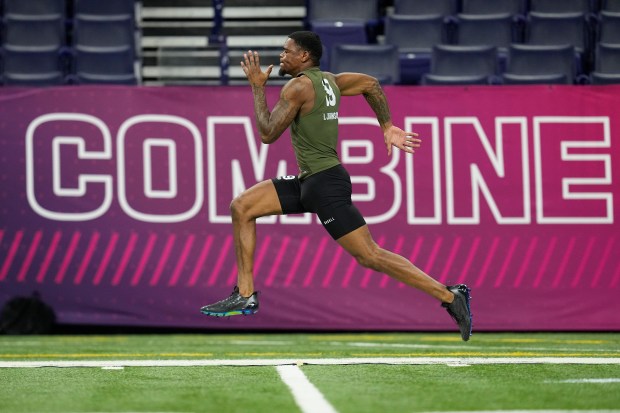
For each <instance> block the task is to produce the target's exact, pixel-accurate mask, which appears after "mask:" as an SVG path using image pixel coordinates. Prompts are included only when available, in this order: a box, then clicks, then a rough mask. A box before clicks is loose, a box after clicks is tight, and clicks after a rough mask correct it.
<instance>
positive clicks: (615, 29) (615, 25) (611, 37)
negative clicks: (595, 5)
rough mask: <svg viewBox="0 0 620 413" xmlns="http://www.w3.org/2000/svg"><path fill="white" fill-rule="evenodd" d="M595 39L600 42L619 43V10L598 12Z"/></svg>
mask: <svg viewBox="0 0 620 413" xmlns="http://www.w3.org/2000/svg"><path fill="white" fill-rule="evenodd" d="M597 30H598V33H597V39H598V41H599V42H602V43H620V12H610V11H602V12H601V13H600V14H599V23H598V29H597Z"/></svg>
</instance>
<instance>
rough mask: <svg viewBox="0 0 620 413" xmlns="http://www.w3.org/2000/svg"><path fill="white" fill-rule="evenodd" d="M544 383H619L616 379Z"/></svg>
mask: <svg viewBox="0 0 620 413" xmlns="http://www.w3.org/2000/svg"><path fill="white" fill-rule="evenodd" d="M545 383H620V379H618V378H609V379H568V380H547V381H545Z"/></svg>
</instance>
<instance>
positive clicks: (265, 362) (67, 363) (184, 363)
mask: <svg viewBox="0 0 620 413" xmlns="http://www.w3.org/2000/svg"><path fill="white" fill-rule="evenodd" d="M300 363H301V364H312V365H322V366H326V365H351V364H395V365H403V364H405V365H406V364H409V365H428V364H439V365H457V364H458V365H463V364H470V365H471V364H620V357H608V358H604V357H355V358H305V359H304V358H294V359H292V358H288V359H214V360H204V359H196V360H190V359H168V360H37V361H0V368H3V367H15V368H28V367H110V366H113V367H114V366H123V367H201V366H285V365H291V364H293V365H300Z"/></svg>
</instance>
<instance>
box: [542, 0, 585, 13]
mask: <svg viewBox="0 0 620 413" xmlns="http://www.w3.org/2000/svg"><path fill="white" fill-rule="evenodd" d="M530 11H533V12H541V13H581V14H585V13H590V12H591V11H593V3H592V0H530Z"/></svg>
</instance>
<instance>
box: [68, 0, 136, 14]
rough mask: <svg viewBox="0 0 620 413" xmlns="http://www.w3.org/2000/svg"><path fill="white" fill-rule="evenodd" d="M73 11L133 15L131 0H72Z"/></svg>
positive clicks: (133, 6)
mask: <svg viewBox="0 0 620 413" xmlns="http://www.w3.org/2000/svg"><path fill="white" fill-rule="evenodd" d="M73 1H74V6H73V12H74V13H75V14H86V15H95V16H119V15H130V16H135V13H136V11H135V2H134V1H133V0H105V1H102V0H73Z"/></svg>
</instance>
